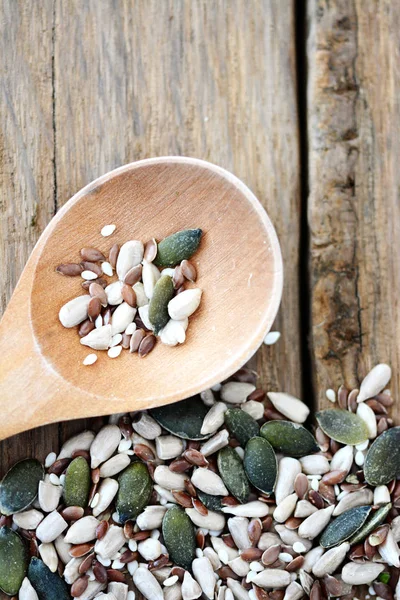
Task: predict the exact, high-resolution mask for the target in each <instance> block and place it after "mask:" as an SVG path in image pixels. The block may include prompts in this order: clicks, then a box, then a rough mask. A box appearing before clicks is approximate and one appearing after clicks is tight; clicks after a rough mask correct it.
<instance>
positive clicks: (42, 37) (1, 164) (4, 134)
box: [0, 1, 58, 473]
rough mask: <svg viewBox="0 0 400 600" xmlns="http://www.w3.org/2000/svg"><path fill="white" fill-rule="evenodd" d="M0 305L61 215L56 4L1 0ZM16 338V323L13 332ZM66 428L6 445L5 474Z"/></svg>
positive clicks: (0, 463)
mask: <svg viewBox="0 0 400 600" xmlns="http://www.w3.org/2000/svg"><path fill="white" fill-rule="evenodd" d="M0 5H1V6H0V14H1V20H0V30H1V33H0V56H1V57H2V58H1V62H2V69H1V77H0V189H1V199H0V262H1V265H2V267H1V270H0V299H1V300H0V304H1V312H2V311H3V310H4V308H5V306H6V304H7V302H8V301H9V299H10V297H11V294H12V291H13V289H14V286H15V284H16V282H17V279H18V277H19V275H20V273H21V271H22V269H23V267H24V265H25V262H26V260H27V258H28V256H29V254H30V252H31V250H32V248H33V246H34V244H35V242H36V240H37V238H38V237H39V235H40V233H41V231H42V230H43V229H44V227H45V226H46V224H47V223H48V221H49V220H50V218H51V217H52V215H53V212H54V176H53V158H54V138H53V118H52V89H53V88H52V26H53V4H52V2H49V1H45V2H41V3H38V2H34V3H26V2H23V1H21V2H19V1H17V2H9V1H2V2H1V3H0ZM10 335H11V336H12V328H11V331H10ZM57 445H58V427H57V426H55V427H50V428H41V429H39V430H36V431H34V432H28V433H26V434H23V435H21V436H16V437H13V438H11V439H9V440H8V441H7V442H5V443H2V444H1V446H0V450H1V451H0V473H4V471H5V470H6V469H7V468H8V466H9V465H10V464H12V463H14V462H15V461H17V460H19V459H20V458H23V457H26V456H35V455H37V456H38V457H39V458H44V456H46V454H47V453H48V452H49V451H50V450H51V448H54V447H55V446H57Z"/></svg>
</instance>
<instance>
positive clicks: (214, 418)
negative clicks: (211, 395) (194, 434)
mask: <svg viewBox="0 0 400 600" xmlns="http://www.w3.org/2000/svg"><path fill="white" fill-rule="evenodd" d="M227 410H228V407H227V406H226V404H225V403H224V402H216V403H215V404H214V405H213V406H212V407H211V408H210V410H209V411H208V413H207V414H206V416H205V417H204V421H203V424H202V426H201V430H200V433H201V435H207V434H209V433H215V432H216V431H217V430H218V429H219V428H220V427H221V425H223V424H224V420H225V413H226V411H227Z"/></svg>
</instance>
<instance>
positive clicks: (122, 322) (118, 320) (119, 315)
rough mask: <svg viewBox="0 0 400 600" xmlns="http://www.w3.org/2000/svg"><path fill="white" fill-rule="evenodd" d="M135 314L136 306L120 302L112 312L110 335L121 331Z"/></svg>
mask: <svg viewBox="0 0 400 600" xmlns="http://www.w3.org/2000/svg"><path fill="white" fill-rule="evenodd" d="M135 315H136V308H133V307H132V306H129V304H128V303H127V302H122V303H121V304H120V305H119V306H118V307H117V308H116V309H115V311H114V312H113V315H112V319H111V331H112V335H115V334H116V333H122V332H123V331H125V329H126V328H127V327H128V325H129V324H130V323H132V321H133V319H134V318H135Z"/></svg>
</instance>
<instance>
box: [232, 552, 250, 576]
mask: <svg viewBox="0 0 400 600" xmlns="http://www.w3.org/2000/svg"><path fill="white" fill-rule="evenodd" d="M228 566H229V567H230V568H231V569H232V571H233V572H234V573H236V575H239V577H246V575H247V573H248V572H249V571H250V565H249V563H248V562H246V561H245V560H243V558H241V557H240V556H237V557H236V558H234V559H233V560H230V561H229V562H228Z"/></svg>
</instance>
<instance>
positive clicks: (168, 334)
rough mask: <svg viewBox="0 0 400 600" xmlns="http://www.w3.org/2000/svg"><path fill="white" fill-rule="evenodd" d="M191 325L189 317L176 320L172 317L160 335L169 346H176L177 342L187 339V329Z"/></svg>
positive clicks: (180, 342)
mask: <svg viewBox="0 0 400 600" xmlns="http://www.w3.org/2000/svg"><path fill="white" fill-rule="evenodd" d="M188 325H189V319H187V318H186V319H181V320H180V321H175V320H174V319H170V320H169V321H168V323H167V324H166V325H165V327H163V328H162V329H160V331H159V334H158V335H159V336H160V340H161V341H162V343H163V344H166V345H167V346H176V345H177V344H183V343H184V342H185V340H186V330H187V328H188Z"/></svg>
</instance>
